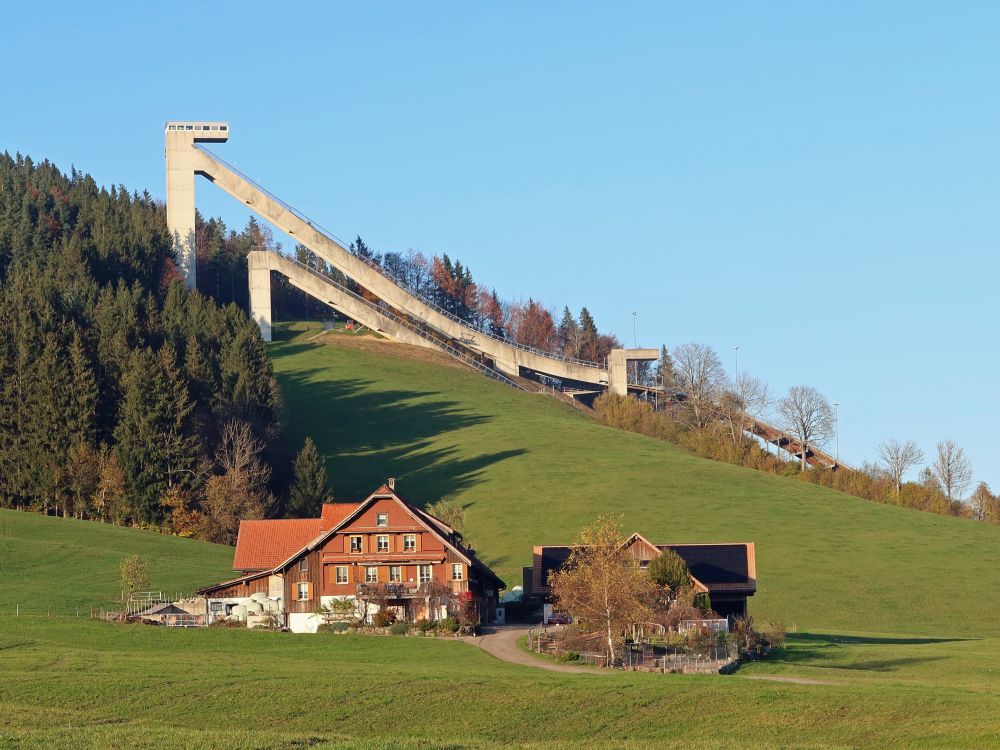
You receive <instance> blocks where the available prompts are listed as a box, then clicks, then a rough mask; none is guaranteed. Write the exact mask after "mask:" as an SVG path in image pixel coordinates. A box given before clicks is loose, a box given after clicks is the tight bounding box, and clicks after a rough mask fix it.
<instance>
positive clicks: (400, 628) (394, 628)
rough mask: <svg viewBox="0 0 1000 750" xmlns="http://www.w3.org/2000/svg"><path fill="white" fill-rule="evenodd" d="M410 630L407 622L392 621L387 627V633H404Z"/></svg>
mask: <svg viewBox="0 0 1000 750" xmlns="http://www.w3.org/2000/svg"><path fill="white" fill-rule="evenodd" d="M408 632H410V624H409V623H408V622H394V623H393V624H392V625H391V626H390V627H389V633H390V634H392V635H406V634H407V633H408Z"/></svg>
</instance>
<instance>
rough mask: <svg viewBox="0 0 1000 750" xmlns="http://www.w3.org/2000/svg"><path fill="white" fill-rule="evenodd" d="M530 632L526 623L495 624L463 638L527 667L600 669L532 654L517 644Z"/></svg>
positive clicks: (578, 670) (588, 672)
mask: <svg viewBox="0 0 1000 750" xmlns="http://www.w3.org/2000/svg"><path fill="white" fill-rule="evenodd" d="M527 632H528V627H527V626H524V625H494V626H492V627H490V628H484V629H483V633H482V634H481V635H475V636H466V637H465V638H464V639H463V640H464V641H465V642H466V643H471V644H473V645H475V646H479V648H481V649H482V650H483V651H485V652H486V653H488V654H490V655H491V656H495V657H496V658H497V659H500V660H501V661H508V662H510V663H511V664H521V665H523V666H526V667H535V668H536V669H547V670H548V671H550V672H583V673H586V674H596V673H597V672H598V671H599V670H597V669H596V668H589V667H574V666H571V665H569V664H559V663H558V662H553V661H549V660H548V659H542V658H540V657H537V656H532V655H531V654H529V653H528V652H526V651H524V650H523V649H522V648H521V647H520V646H518V645H517V642H518V640H519V639H520V638H521V637H522V636H523V635H524V634H525V633H527Z"/></svg>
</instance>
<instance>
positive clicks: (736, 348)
mask: <svg viewBox="0 0 1000 750" xmlns="http://www.w3.org/2000/svg"><path fill="white" fill-rule="evenodd" d="M733 351H735V352H736V377H735V378H733V382H734V383H735V384H736V387H737V388H739V382H740V348H739V347H738V346H734V347H733Z"/></svg>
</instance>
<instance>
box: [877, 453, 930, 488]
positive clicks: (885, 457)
mask: <svg viewBox="0 0 1000 750" xmlns="http://www.w3.org/2000/svg"><path fill="white" fill-rule="evenodd" d="M878 454H879V458H881V460H882V468H884V469H885V471H886V473H887V474H888V475H889V477H890V478H891V479H892V482H893V485H894V486H895V488H896V497H897V498H898V497H899V492H900V490H901V489H902V487H903V477H904V476H906V472H908V471H909V470H910V469H912V468H914V467H916V466H919V465H920V462H921V461H923V460H924V452H923V451H922V450H920V448H919V447H918V446H917V444H916V442H914V441H913V440H907V441H906V442H905V443H901V442H900V441H899V440H886V441H885V442H884V443H882V444H881V445H879V447H878Z"/></svg>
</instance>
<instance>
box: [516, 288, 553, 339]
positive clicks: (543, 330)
mask: <svg viewBox="0 0 1000 750" xmlns="http://www.w3.org/2000/svg"><path fill="white" fill-rule="evenodd" d="M511 317H512V318H513V321H512V322H513V324H514V339H515V340H516V341H517V342H518V343H519V344H524V345H525V346H530V347H533V348H535V349H540V350H542V351H550V350H551V349H552V344H553V342H554V340H555V333H556V329H555V324H554V323H553V321H552V313H550V312H549V311H548V310H546V309H545V308H544V307H542V306H541V305H540V304H539V303H537V302H535V300H533V299H529V300H528V303H527V304H525V305H513V306H512V311H511Z"/></svg>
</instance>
